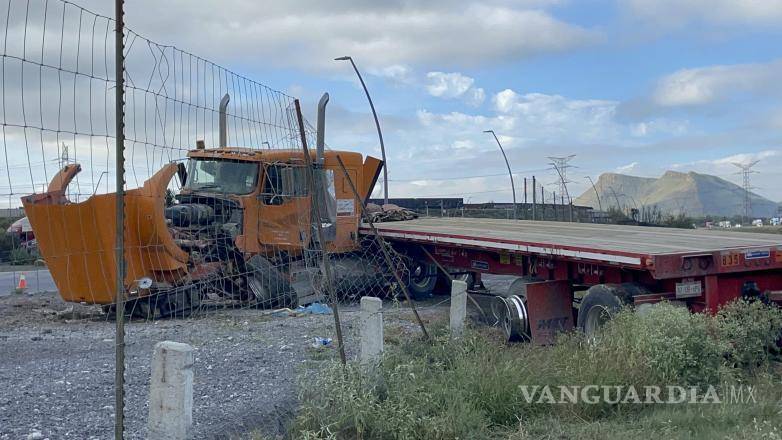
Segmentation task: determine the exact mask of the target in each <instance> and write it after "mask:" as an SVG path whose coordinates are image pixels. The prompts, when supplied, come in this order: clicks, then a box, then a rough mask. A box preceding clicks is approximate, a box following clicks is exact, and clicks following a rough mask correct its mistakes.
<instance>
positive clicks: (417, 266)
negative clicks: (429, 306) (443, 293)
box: [407, 260, 437, 300]
mask: <svg viewBox="0 0 782 440" xmlns="http://www.w3.org/2000/svg"><path fill="white" fill-rule="evenodd" d="M435 285H437V266H436V265H435V264H434V263H428V262H424V261H421V260H412V262H411V264H410V278H409V279H408V282H407V289H408V290H409V291H410V296H412V297H413V298H412V299H415V300H421V299H426V298H430V297H431V296H432V292H434V287H435Z"/></svg>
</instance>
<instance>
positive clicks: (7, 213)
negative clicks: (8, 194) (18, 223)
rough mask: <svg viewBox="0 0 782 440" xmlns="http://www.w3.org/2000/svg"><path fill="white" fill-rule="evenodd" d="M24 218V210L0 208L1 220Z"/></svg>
mask: <svg viewBox="0 0 782 440" xmlns="http://www.w3.org/2000/svg"><path fill="white" fill-rule="evenodd" d="M20 217H24V209H23V208H0V218H20Z"/></svg>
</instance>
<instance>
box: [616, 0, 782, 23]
mask: <svg viewBox="0 0 782 440" xmlns="http://www.w3.org/2000/svg"><path fill="white" fill-rule="evenodd" d="M620 6H621V7H623V8H624V9H625V10H626V11H627V12H629V13H630V14H631V15H632V16H633V17H635V18H637V19H640V20H641V21H644V22H647V23H649V24H652V25H655V26H663V27H668V28H680V27H684V26H686V25H687V24H689V23H692V22H706V23H710V24H716V25H754V26H767V25H770V26H778V25H779V22H780V20H782V0H627V1H622V2H620Z"/></svg>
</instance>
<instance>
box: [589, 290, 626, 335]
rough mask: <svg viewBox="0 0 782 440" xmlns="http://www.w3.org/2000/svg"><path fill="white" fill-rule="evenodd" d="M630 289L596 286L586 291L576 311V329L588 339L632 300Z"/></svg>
mask: <svg viewBox="0 0 782 440" xmlns="http://www.w3.org/2000/svg"><path fill="white" fill-rule="evenodd" d="M630 290H631V289H627V288H626V286H623V285H620V284H597V285H594V286H592V287H590V288H589V290H587V294H586V296H584V299H582V300H581V307H579V309H578V329H579V330H581V331H582V332H584V334H586V335H587V336H589V337H593V336H595V335H596V334H597V332H598V330H599V329H600V327H602V326H603V324H605V323H606V322H607V321H609V320H610V319H611V318H613V317H614V315H616V313H618V312H619V310H620V309H621V308H622V307H623V306H624V305H625V304H628V303H629V302H630V301H631V300H632V294H631V292H630Z"/></svg>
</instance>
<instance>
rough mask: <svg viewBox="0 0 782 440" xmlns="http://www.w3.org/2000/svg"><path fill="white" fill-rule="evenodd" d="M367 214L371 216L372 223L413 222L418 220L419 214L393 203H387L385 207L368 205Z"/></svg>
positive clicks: (373, 204)
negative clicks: (415, 219)
mask: <svg viewBox="0 0 782 440" xmlns="http://www.w3.org/2000/svg"><path fill="white" fill-rule="evenodd" d="M367 213H368V214H369V215H370V217H371V219H372V222H374V223H381V222H398V221H403V220H412V219H414V218H418V213H416V212H415V211H412V210H410V209H407V208H402V207H401V206H398V205H394V204H393V203H386V204H385V205H383V206H380V205H377V204H375V203H368V204H367Z"/></svg>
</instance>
